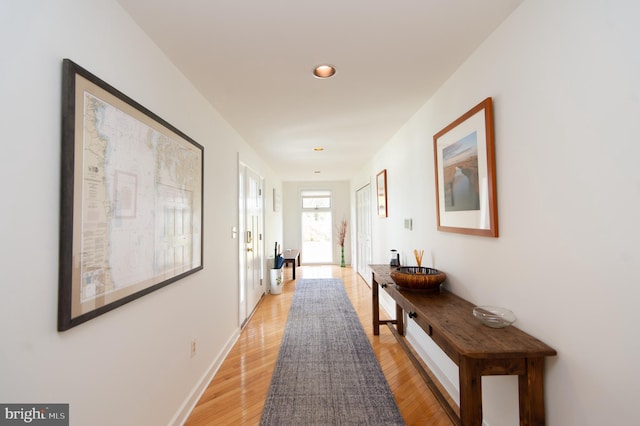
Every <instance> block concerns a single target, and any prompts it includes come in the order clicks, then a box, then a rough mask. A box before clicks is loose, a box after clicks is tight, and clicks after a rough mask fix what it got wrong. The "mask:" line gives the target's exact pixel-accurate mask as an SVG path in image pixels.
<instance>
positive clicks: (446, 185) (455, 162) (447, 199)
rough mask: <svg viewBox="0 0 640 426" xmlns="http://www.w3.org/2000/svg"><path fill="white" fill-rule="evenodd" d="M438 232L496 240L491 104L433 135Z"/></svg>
mask: <svg viewBox="0 0 640 426" xmlns="http://www.w3.org/2000/svg"><path fill="white" fill-rule="evenodd" d="M433 149H434V162H435V175H436V176H435V182H436V209H437V220H438V230H440V231H445V232H456V233H460V234H469V235H480V236H486V237H498V210H497V193H496V172H495V149H494V130H493V102H492V99H491V98H487V99H485V100H483V101H482V102H480V103H479V104H478V105H476V106H475V107H473V108H471V109H470V110H469V111H467V112H466V113H465V114H463V115H462V116H461V117H459V118H458V119H456V120H455V121H454V122H453V123H451V124H449V125H448V126H447V127H445V128H444V129H442V130H441V131H440V132H438V133H436V134H435V135H434V136H433Z"/></svg>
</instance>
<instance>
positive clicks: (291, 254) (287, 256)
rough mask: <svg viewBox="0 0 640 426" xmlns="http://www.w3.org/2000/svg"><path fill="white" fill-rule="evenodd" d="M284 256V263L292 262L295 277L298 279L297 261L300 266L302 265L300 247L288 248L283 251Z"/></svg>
mask: <svg viewBox="0 0 640 426" xmlns="http://www.w3.org/2000/svg"><path fill="white" fill-rule="evenodd" d="M282 257H283V258H284V264H285V266H286V264H287V263H291V266H292V268H293V279H294V280H295V279H296V262H298V266H300V250H298V249H288V250H285V251H284V252H283V253H282Z"/></svg>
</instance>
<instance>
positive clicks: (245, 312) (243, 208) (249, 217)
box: [239, 165, 265, 324]
mask: <svg viewBox="0 0 640 426" xmlns="http://www.w3.org/2000/svg"><path fill="white" fill-rule="evenodd" d="M239 185H240V200H239V201H240V209H239V210H240V218H239V223H240V238H241V240H240V298H239V299H240V306H239V308H240V309H239V311H240V323H241V324H242V323H244V322H245V320H246V319H247V318H248V317H249V316H250V315H251V313H252V312H253V310H254V308H255V307H256V305H257V304H258V302H259V301H260V298H261V297H262V296H263V294H264V292H265V285H264V282H263V279H262V277H263V263H264V261H263V258H264V256H263V253H264V244H263V238H262V234H263V231H262V227H263V225H262V224H263V219H262V218H263V212H264V197H263V195H262V194H263V191H262V178H261V177H260V176H259V175H258V174H256V173H255V172H254V171H252V170H251V169H249V168H248V167H246V166H243V165H240V179H239Z"/></svg>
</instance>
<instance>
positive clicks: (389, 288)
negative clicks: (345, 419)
mask: <svg viewBox="0 0 640 426" xmlns="http://www.w3.org/2000/svg"><path fill="white" fill-rule="evenodd" d="M371 269H372V271H373V283H372V284H373V285H372V302H373V334H375V335H377V334H379V333H380V324H387V323H389V322H391V323H393V324H396V327H397V330H398V334H400V335H404V323H403V311H406V312H407V313H408V316H409V318H412V319H413V320H414V321H415V322H416V324H418V325H419V326H420V327H421V328H422V329H423V330H424V331H425V333H427V334H428V335H429V336H430V337H431V339H433V341H434V342H435V343H436V344H437V345H438V346H440V348H441V349H442V350H443V351H444V352H445V353H446V354H447V355H448V356H449V358H451V359H452V360H453V362H455V363H456V365H458V367H459V369H460V374H459V377H460V419H459V423H460V424H461V425H463V426H469V425H474V426H475V425H481V424H482V376H490V375H517V376H518V391H519V404H520V425H521V426H525V425H527V426H533V425H544V424H545V411H544V382H543V373H544V358H545V357H547V356H554V355H556V351H555V350H554V349H553V348H551V347H549V346H547V345H546V344H544V343H543V342H541V341H540V340H538V339H536V338H534V337H532V336H530V335H528V334H526V333H525V332H523V331H522V330H519V329H518V328H516V327H514V326H508V327H505V328H497V329H496V328H490V327H487V326H485V325H483V324H482V323H480V321H478V320H477V319H476V318H474V316H473V305H472V304H471V303H469V302H467V301H466V300H464V299H461V298H460V297H458V296H455V295H454V294H452V293H450V292H448V291H446V290H441V291H440V293H436V294H433V293H431V294H429V293H424V292H419V291H410V290H400V289H399V288H398V287H397V286H396V285H395V283H394V282H393V280H392V279H391V277H390V276H389V272H390V267H389V265H371ZM378 285H380V287H382V288H384V290H385V291H386V292H387V293H388V294H389V295H390V296H391V297H392V298H393V299H394V300H395V302H396V319H395V320H391V321H384V320H383V321H381V320H380V305H379V294H378V292H379V290H378V288H379V287H378Z"/></svg>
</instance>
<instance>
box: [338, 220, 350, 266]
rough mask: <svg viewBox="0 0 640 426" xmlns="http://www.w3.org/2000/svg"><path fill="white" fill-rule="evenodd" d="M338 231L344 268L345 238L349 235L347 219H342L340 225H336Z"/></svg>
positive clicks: (341, 262)
mask: <svg viewBox="0 0 640 426" xmlns="http://www.w3.org/2000/svg"><path fill="white" fill-rule="evenodd" d="M336 231H338V244H339V245H340V248H341V250H342V256H341V258H340V267H342V268H344V267H345V266H346V265H345V263H344V239H345V238H346V237H347V219H342V222H340V225H338V226H336Z"/></svg>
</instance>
